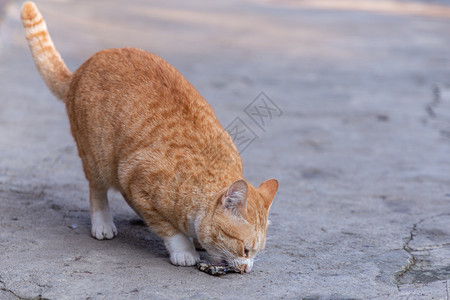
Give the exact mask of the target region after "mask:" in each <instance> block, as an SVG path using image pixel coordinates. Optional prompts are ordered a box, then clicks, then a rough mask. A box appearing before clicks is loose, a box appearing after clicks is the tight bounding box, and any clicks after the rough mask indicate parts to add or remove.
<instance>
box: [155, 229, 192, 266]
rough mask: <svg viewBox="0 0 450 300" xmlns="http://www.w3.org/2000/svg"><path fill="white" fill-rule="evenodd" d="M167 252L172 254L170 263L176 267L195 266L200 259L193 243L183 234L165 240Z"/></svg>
mask: <svg viewBox="0 0 450 300" xmlns="http://www.w3.org/2000/svg"><path fill="white" fill-rule="evenodd" d="M164 243H165V244H166V247H167V250H169V253H170V262H171V263H172V264H174V265H176V266H193V265H195V264H196V263H197V262H198V261H200V257H199V255H198V253H197V251H195V248H194V245H193V244H192V241H191V240H190V239H189V238H188V237H187V236H185V235H184V234H182V233H179V234H176V235H174V236H172V237H169V238H165V239H164Z"/></svg>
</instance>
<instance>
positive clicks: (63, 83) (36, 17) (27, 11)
mask: <svg viewBox="0 0 450 300" xmlns="http://www.w3.org/2000/svg"><path fill="white" fill-rule="evenodd" d="M22 23H23V26H24V28H25V35H26V37H27V40H28V46H29V47H30V50H31V53H32V55H33V59H34V62H35V64H36V67H37V69H38V71H39V73H40V74H41V76H42V78H43V79H44V81H45V83H46V84H47V86H48V88H49V89H50V90H51V91H52V93H53V94H54V95H55V96H56V97H58V98H59V99H61V100H63V101H65V98H66V94H67V91H68V90H69V85H70V78H71V76H72V73H71V72H70V71H69V69H68V68H67V66H66V64H65V63H64V61H63V60H62V58H61V55H60V54H59V52H58V50H56V48H55V45H53V42H52V39H51V38H50V35H49V33H48V31H47V25H46V24H45V21H44V19H43V18H42V15H41V13H40V12H39V10H38V9H37V7H36V4H34V3H33V2H25V3H24V4H23V6H22Z"/></svg>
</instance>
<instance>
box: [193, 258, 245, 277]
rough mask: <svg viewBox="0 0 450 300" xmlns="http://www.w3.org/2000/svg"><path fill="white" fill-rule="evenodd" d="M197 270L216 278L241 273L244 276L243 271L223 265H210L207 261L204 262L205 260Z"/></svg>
mask: <svg viewBox="0 0 450 300" xmlns="http://www.w3.org/2000/svg"><path fill="white" fill-rule="evenodd" d="M197 268H198V269H199V270H200V271H203V272H205V273H208V274H209V275H214V276H221V275H225V274H227V273H241V274H242V271H241V270H239V269H237V268H235V267H230V266H222V265H211V264H210V263H208V262H207V261H204V260H201V261H200V262H199V263H198V264H197Z"/></svg>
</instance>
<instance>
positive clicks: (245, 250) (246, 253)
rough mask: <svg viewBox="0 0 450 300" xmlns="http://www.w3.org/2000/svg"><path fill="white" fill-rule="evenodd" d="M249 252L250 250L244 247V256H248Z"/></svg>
mask: <svg viewBox="0 0 450 300" xmlns="http://www.w3.org/2000/svg"><path fill="white" fill-rule="evenodd" d="M249 252H250V250H248V249H244V256H245V257H248V254H249Z"/></svg>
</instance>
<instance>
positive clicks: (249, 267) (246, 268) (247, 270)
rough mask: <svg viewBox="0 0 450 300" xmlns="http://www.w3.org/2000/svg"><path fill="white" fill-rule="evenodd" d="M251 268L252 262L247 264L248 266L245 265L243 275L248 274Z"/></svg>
mask: <svg viewBox="0 0 450 300" xmlns="http://www.w3.org/2000/svg"><path fill="white" fill-rule="evenodd" d="M252 267H253V262H249V263H248V264H246V265H245V269H244V271H245V273H250V271H251V270H252Z"/></svg>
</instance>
